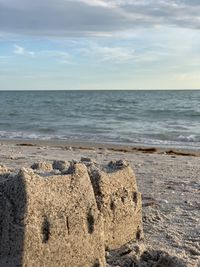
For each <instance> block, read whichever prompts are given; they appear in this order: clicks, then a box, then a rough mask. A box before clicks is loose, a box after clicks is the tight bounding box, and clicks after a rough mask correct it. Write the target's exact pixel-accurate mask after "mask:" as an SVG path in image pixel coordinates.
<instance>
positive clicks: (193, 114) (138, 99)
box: [0, 90, 200, 149]
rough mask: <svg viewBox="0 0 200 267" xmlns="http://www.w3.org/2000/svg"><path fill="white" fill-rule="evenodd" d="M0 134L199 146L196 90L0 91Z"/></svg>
mask: <svg viewBox="0 0 200 267" xmlns="http://www.w3.org/2000/svg"><path fill="white" fill-rule="evenodd" d="M0 139H44V140H67V141H81V142H84V141H87V142H91V143H94V142H98V143H99V142H103V143H114V144H130V145H133V146H134V145H147V146H165V147H166V146H170V147H181V148H193V149H199V148H200V91H192V90H191V91H189V90H188V91H124V90H123V91H26V92H25V91H20V92H19V91H12V92H11V91H7V92H6V91H0Z"/></svg>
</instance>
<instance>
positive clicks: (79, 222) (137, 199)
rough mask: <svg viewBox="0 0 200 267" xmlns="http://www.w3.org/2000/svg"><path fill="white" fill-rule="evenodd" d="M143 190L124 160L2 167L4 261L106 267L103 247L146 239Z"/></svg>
mask: <svg viewBox="0 0 200 267" xmlns="http://www.w3.org/2000/svg"><path fill="white" fill-rule="evenodd" d="M141 221H142V220H141V194H140V193H139V192H138V190H137V185H136V180H135V176H134V173H133V171H132V169H131V168H130V166H129V165H128V164H127V163H126V162H123V161H117V162H110V163H109V164H108V165H106V166H98V165H97V164H96V163H94V162H92V161H91V160H90V159H87V158H85V159H82V160H81V162H80V163H76V162H71V163H69V162H65V161H62V162H61V161H60V162H58V161H54V162H53V164H50V163H45V162H41V163H35V164H33V165H32V168H31V169H22V170H20V171H19V172H18V173H17V174H15V173H11V172H8V170H7V169H6V168H5V166H4V167H2V168H1V175H0V266H13V267H14V266H33V267H34V266H52V267H53V266H66V267H105V266H106V263H105V249H106V250H113V249H117V248H119V247H121V246H123V245H124V244H126V243H127V242H130V241H133V240H139V239H141V238H142V235H143V232H142V222H141Z"/></svg>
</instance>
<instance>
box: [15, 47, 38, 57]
mask: <svg viewBox="0 0 200 267" xmlns="http://www.w3.org/2000/svg"><path fill="white" fill-rule="evenodd" d="M13 53H14V54H16V55H22V56H23V55H29V56H31V57H33V56H34V55H35V53H34V52H33V51H28V50H26V49H25V48H24V47H22V46H19V45H14V51H13Z"/></svg>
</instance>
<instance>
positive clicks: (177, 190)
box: [0, 140, 200, 267]
mask: <svg viewBox="0 0 200 267" xmlns="http://www.w3.org/2000/svg"><path fill="white" fill-rule="evenodd" d="M199 156H200V155H199V153H198V152H197V151H189V150H183V151H181V150H174V149H169V148H167V149H165V148H160V149H158V148H150V147H148V148H144V147H141V148H140V147H131V146H123V145H121V146H113V145H106V144H96V145H93V144H89V143H85V144H84V143H73V144H72V143H71V144H70V143H67V142H53V141H51V142H50V141H46V142H45V141H33V140H32V141H30V140H29V141H27V140H20V141H1V142H0V165H5V166H6V167H7V168H8V169H11V170H15V171H17V170H19V169H21V168H23V167H25V168H29V167H30V166H31V165H32V164H33V163H34V162H38V161H46V162H51V163H52V162H53V161H54V160H67V161H68V160H69V161H71V160H75V161H80V159H81V158H82V157H84V158H91V159H94V160H95V161H96V162H98V163H99V164H106V163H108V162H110V161H114V160H126V161H127V162H129V163H130V165H131V167H132V168H133V170H134V173H135V176H136V179H137V184H138V189H139V191H140V192H141V193H142V201H143V205H142V206H143V227H144V244H145V247H146V248H147V249H148V251H160V250H162V251H164V252H166V253H169V255H171V256H172V257H173V256H176V257H178V258H180V259H181V260H183V261H184V262H185V263H186V264H187V266H189V267H195V266H200V200H199V193H200V176H199V173H200V164H199Z"/></svg>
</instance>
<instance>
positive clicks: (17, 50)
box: [13, 45, 25, 55]
mask: <svg viewBox="0 0 200 267" xmlns="http://www.w3.org/2000/svg"><path fill="white" fill-rule="evenodd" d="M14 47H15V49H14V51H13V52H14V53H15V54H17V55H24V54H25V49H24V47H22V46H19V45H15V46H14Z"/></svg>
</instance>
